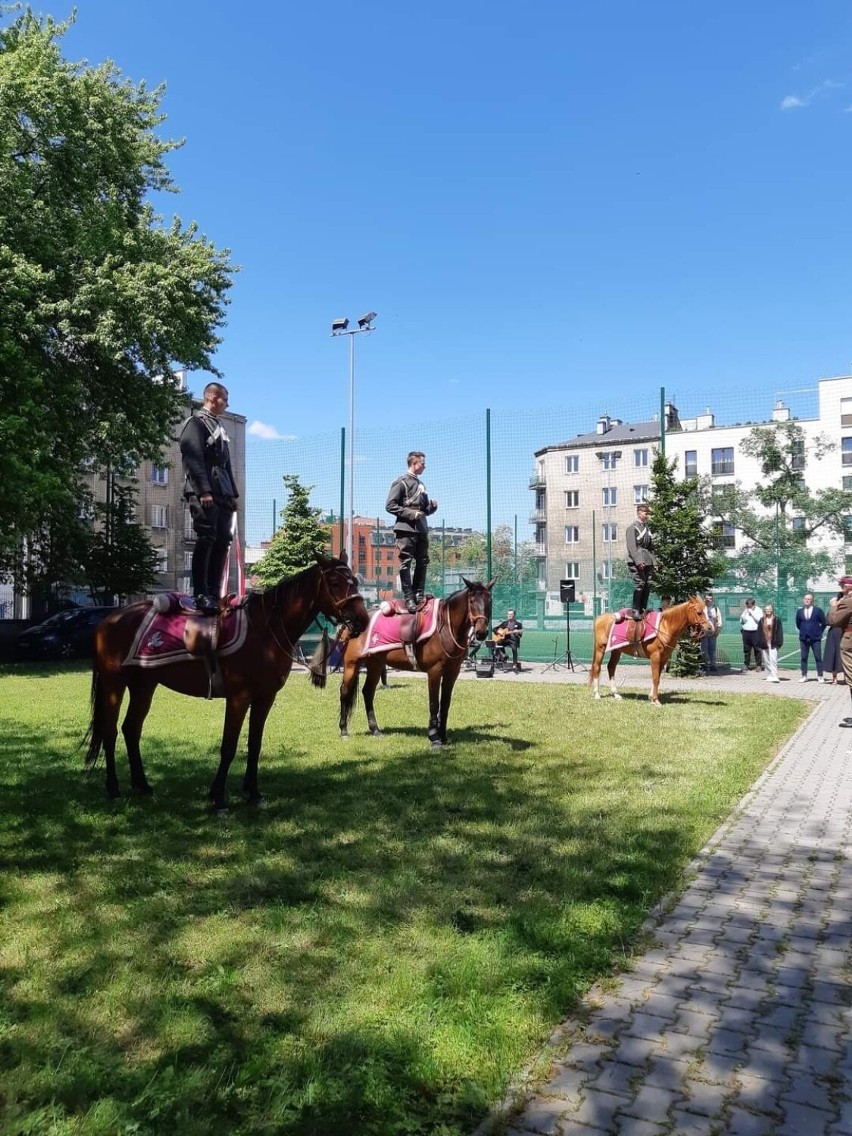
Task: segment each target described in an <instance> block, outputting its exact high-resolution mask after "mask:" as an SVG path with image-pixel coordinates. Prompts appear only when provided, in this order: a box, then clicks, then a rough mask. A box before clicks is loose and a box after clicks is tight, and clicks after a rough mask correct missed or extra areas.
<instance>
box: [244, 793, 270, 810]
mask: <svg viewBox="0 0 852 1136" xmlns="http://www.w3.org/2000/svg"><path fill="white" fill-rule="evenodd" d="M246 800H247V801H248V803H249V804H250V805H251V806H252V808H255V809H265V808H266V797H264V795H263V793H250V794H249V796H248V797H247V798H246Z"/></svg>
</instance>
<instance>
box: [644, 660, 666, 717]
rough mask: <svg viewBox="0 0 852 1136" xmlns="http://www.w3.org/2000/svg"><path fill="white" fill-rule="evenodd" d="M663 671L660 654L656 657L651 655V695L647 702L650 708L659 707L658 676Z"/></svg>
mask: <svg viewBox="0 0 852 1136" xmlns="http://www.w3.org/2000/svg"><path fill="white" fill-rule="evenodd" d="M662 669H663V656H662V652H660V653H659V654H656V655H651V693H650V694H649V695H648V701H649V702H650V703H651V705H652V706H661V705H662V703H661V702H660V674H661V672H662Z"/></svg>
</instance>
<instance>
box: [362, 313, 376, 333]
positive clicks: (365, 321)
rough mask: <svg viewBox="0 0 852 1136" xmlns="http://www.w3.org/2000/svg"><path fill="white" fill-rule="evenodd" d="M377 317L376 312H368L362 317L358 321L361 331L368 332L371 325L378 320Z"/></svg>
mask: <svg viewBox="0 0 852 1136" xmlns="http://www.w3.org/2000/svg"><path fill="white" fill-rule="evenodd" d="M376 315H377V313H376V312H367V314H366V315H365V316H361V318H360V319H359V320H358V326H359V327H360V329H361V330H362V331H367V329H368V328H369V326H370V324H371V323H372V322H373V320H374V319H375V318H376Z"/></svg>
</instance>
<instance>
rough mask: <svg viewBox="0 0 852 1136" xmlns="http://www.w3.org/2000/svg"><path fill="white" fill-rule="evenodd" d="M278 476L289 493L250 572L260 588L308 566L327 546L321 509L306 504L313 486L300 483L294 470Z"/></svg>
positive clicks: (326, 530)
mask: <svg viewBox="0 0 852 1136" xmlns="http://www.w3.org/2000/svg"><path fill="white" fill-rule="evenodd" d="M282 480H283V482H284V488H285V489H286V490H287V492H288V494H289V497H288V499H287V504H286V505H285V506H284V508H283V509H282V510H281V527H280V528H278V529H276V531H275V534H274V535H273V537H272V541H271V543H270V545H269V548H268V549H267V552H266V555H265V556H264V557H263V559H262V560H260V561H258V563H257V564H256V565H255V568H254V576H255V578H256V579H257V581H258V583H259V584H261V585H262V586H263V587H264V588H270V587H272V586H273V585H275V584H278V583H280V582H281V581H282V580H285V579H287V578H288V577H289V576H294V575H295V574H296V573H297V572H301V571H302V570H303V569H304V568H310V566H311V565H312V564H313V563H314V558H315V556H316V554H317V553H320V552H324V551H325V549H326V548H327V546H328V542H329V539H330V535H331V534H330V530H329V527H328V525H324V524H321V523H320V520H319V518H320V517H321V515H322V509H315V508H313V507H312V506H311V504H310V493H311V490H312V489H313V486H312V485H308V486H304V485H302V483H301V481H300V480H299V477H298V475H297V474H295V473H285V474H284V475H283V478H282Z"/></svg>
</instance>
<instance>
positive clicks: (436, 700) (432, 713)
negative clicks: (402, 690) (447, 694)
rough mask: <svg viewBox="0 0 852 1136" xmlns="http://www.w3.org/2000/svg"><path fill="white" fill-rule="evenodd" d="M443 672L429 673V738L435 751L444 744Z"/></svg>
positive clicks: (435, 670)
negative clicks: (441, 714)
mask: <svg viewBox="0 0 852 1136" xmlns="http://www.w3.org/2000/svg"><path fill="white" fill-rule="evenodd" d="M440 693H441V672H440V669H439V668H438V667H433V668H432V670H430V671H429V730H428V733H427V737H428V738H429V741H430V742H431V744H432V747H433V748H434V749H440V748H441V746H442V745H443V744H444V743H443V740H442V738H441V719H440Z"/></svg>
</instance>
